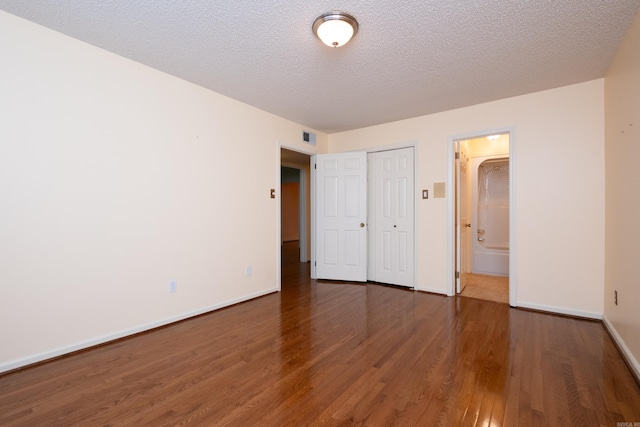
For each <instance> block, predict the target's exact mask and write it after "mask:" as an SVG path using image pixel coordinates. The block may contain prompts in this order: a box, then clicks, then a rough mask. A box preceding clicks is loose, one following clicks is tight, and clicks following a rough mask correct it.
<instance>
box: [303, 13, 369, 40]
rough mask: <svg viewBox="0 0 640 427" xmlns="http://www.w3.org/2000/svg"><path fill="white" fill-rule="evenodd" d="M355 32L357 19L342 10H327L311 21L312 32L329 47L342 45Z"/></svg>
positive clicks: (356, 30)
mask: <svg viewBox="0 0 640 427" xmlns="http://www.w3.org/2000/svg"><path fill="white" fill-rule="evenodd" d="M357 32H358V21H356V18H354V17H353V16H351V15H349V14H348V13H344V12H338V11H334V12H328V13H325V14H324V15H321V16H318V17H317V18H316V20H315V21H314V22H313V33H314V34H315V35H316V36H318V38H319V39H320V40H322V43H324V44H326V45H327V46H330V47H340V46H344V45H345V44H346V43H347V42H348V41H349V40H351V37H353V36H355V35H356V33H357Z"/></svg>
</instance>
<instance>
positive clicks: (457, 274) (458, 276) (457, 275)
mask: <svg viewBox="0 0 640 427" xmlns="http://www.w3.org/2000/svg"><path fill="white" fill-rule="evenodd" d="M459 278H460V272H459V271H456V279H459Z"/></svg>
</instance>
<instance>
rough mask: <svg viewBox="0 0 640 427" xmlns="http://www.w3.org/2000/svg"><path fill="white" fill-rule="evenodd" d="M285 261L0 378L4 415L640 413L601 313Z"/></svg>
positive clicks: (155, 422) (510, 421)
mask: <svg viewBox="0 0 640 427" xmlns="http://www.w3.org/2000/svg"><path fill="white" fill-rule="evenodd" d="M285 249H286V251H285V252H286V254H285V259H288V258H289V256H288V255H290V254H288V252H295V249H296V248H289V247H287V248H285ZM290 249H291V250H290ZM293 258H294V260H293V261H288V262H286V263H285V266H284V268H283V291H282V292H281V293H276V294H271V295H267V296H265V297H262V298H258V299H256V300H253V301H250V302H247V303H243V304H238V305H235V306H233V307H228V308H226V309H222V310H219V311H216V312H213V313H210V314H207V315H203V316H200V317H197V318H194V319H190V320H186V321H183V322H180V323H177V324H174V325H171V326H168V327H164V328H161V329H158V330H155V331H153V332H150V333H145V334H141V335H138V336H135V337H131V338H129V339H124V340H120V341H117V342H114V343H111V344H108V345H104V346H101V347H98V348H94V349H91V350H88V351H84V352H81V353H77V354H74V355H71V356H68V357H64V358H61V359H58V360H54V361H51V362H49V363H44V364H41V365H37V366H34V367H31V368H27V369H23V370H20V371H16V372H13V373H9V374H5V375H3V376H0V425H1V426H102V425H110V426H175V425H194V426H196V425H197V426H243V427H244V426H256V425H259V426H306V425H327V426H356V425H359V426H360V425H367V426H391V425H398V426H437V425H441V426H516V425H520V426H545V425H547V426H612V427H616V426H617V423H618V422H631V423H633V422H640V388H639V387H638V384H637V383H635V382H634V380H633V378H632V376H631V374H630V372H629V370H628V368H627V367H626V366H625V364H624V362H623V360H622V358H621V357H620V355H619V353H618V351H617V349H616V348H615V346H614V344H613V342H612V340H611V339H610V337H609V336H608V335H607V333H606V331H605V329H604V327H603V325H602V324H601V323H599V322H591V321H583V320H577V319H572V318H567V317H560V316H553V315H546V314H541V313H534V312H530V311H524V310H516V309H512V308H510V307H509V306H508V305H506V304H498V303H494V302H488V301H482V300H477V299H473V298H460V297H457V298H446V297H442V296H437V295H431V294H426V293H420V292H413V291H409V290H403V289H397V288H393V287H386V286H380V285H373V284H348V283H331V282H323V281H312V280H310V279H308V278H307V277H308V274H309V271H308V264H300V263H298V262H295V253H294V256H293Z"/></svg>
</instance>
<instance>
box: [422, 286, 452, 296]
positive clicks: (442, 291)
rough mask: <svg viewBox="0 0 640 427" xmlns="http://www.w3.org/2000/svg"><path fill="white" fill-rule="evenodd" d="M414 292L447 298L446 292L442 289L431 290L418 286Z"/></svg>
mask: <svg viewBox="0 0 640 427" xmlns="http://www.w3.org/2000/svg"><path fill="white" fill-rule="evenodd" d="M414 289H415V290H416V291H421V292H429V293H430V294H439V295H442V296H445V297H446V296H448V295H447V291H446V290H442V289H432V288H427V287H422V286H418V287H416V288H414Z"/></svg>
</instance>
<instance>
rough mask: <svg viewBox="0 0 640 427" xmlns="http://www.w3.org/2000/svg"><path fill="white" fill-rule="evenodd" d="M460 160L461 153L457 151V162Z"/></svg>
mask: <svg viewBox="0 0 640 427" xmlns="http://www.w3.org/2000/svg"><path fill="white" fill-rule="evenodd" d="M459 158H460V153H459V152H458V151H456V160H458V159H459Z"/></svg>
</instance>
